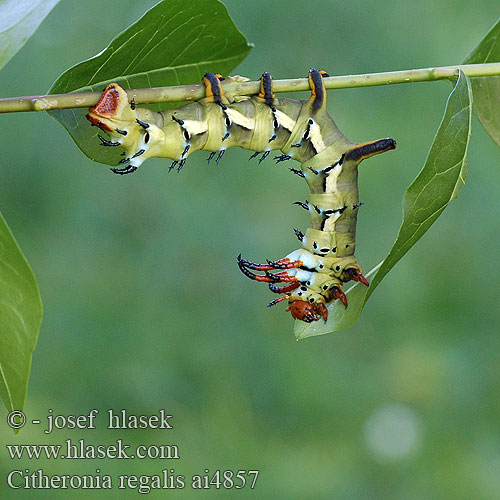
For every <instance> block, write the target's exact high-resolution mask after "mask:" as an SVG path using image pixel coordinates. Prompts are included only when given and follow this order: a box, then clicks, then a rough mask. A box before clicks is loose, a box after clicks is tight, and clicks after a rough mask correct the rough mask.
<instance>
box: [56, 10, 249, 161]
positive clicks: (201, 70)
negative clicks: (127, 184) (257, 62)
mask: <svg viewBox="0 0 500 500" xmlns="http://www.w3.org/2000/svg"><path fill="white" fill-rule="evenodd" d="M251 48H252V47H251V45H250V44H249V43H248V41H247V39H246V38H245V37H244V36H243V35H242V34H241V32H240V31H239V30H238V28H237V27H236V26H235V24H234V22H233V20H232V19H231V17H230V16H229V14H228V12H227V9H226V7H225V6H224V5H223V4H222V3H221V2H219V1H218V0H196V1H195V0H165V1H163V2H160V3H158V4H157V5H155V6H154V7H153V8H152V9H150V10H149V11H148V12H146V14H145V15H144V16H143V17H141V19H139V20H138V21H137V22H136V23H134V24H133V25H132V26H130V27H129V28H127V29H126V30H125V31H124V32H123V33H121V34H120V35H118V36H117V37H116V38H114V39H113V40H112V41H111V43H110V44H109V46H108V47H107V48H106V49H105V50H104V51H102V52H101V53H99V54H98V55H97V56H95V57H93V58H91V59H88V60H87V61H84V62H82V63H80V64H77V65H76V66H74V67H73V68H71V69H69V70H68V71H66V72H65V73H63V74H62V75H61V76H60V77H59V78H58V79H57V81H56V82H55V83H54V84H53V85H52V87H51V89H50V90H49V93H53V94H59V93H66V92H73V91H89V90H92V91H101V90H103V89H104V88H105V87H106V85H107V84H108V83H111V82H116V83H118V84H119V85H121V86H122V87H123V88H132V89H133V88H151V87H162V86H169V85H185V84H190V83H200V82H201V78H202V76H203V75H204V74H205V73H206V72H207V71H210V72H218V73H221V74H228V73H229V72H230V71H231V70H232V69H233V68H235V67H236V66H237V65H238V64H239V63H240V62H241V61H242V60H243V59H244V57H245V56H246V55H247V54H248V52H249V51H250V49H251ZM167 107H169V106H168V105H165V106H163V108H167ZM155 109H158V107H155ZM86 113H87V111H86V110H83V109H69V110H56V111H51V112H50V114H51V116H53V117H54V118H55V119H56V120H58V121H59V122H60V123H62V124H63V125H64V127H66V129H67V130H68V132H69V133H70V134H71V136H72V137H73V139H74V141H75V142H76V143H77V145H78V147H79V148H80V149H81V150H82V151H83V152H84V153H85V154H86V155H87V156H88V157H89V158H91V159H92V160H95V161H98V162H100V163H107V164H109V165H116V164H117V163H118V160H119V159H120V156H119V154H117V153H119V152H120V151H118V152H117V151H116V150H117V149H118V148H102V147H100V146H99V140H98V138H97V132H96V130H95V128H91V127H90V123H89V122H88V121H87V120H86V118H85V115H86ZM109 149H113V151H108V150H109Z"/></svg>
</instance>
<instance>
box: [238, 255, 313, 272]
mask: <svg viewBox="0 0 500 500" xmlns="http://www.w3.org/2000/svg"><path fill="white" fill-rule="evenodd" d="M238 262H239V263H241V264H242V265H243V266H245V267H246V268H248V269H255V270H256V271H272V270H273V269H294V268H297V267H301V266H302V265H303V262H302V261H301V260H295V261H291V260H290V259H289V258H287V257H285V258H284V259H279V260H276V261H272V260H268V261H267V264H255V263H254V262H250V261H248V260H244V259H242V258H241V254H240V255H238Z"/></svg>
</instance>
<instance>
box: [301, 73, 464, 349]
mask: <svg viewBox="0 0 500 500" xmlns="http://www.w3.org/2000/svg"><path fill="white" fill-rule="evenodd" d="M471 118H472V91H471V86H470V81H469V78H467V77H466V76H465V75H464V74H463V73H462V72H460V76H459V78H458V81H457V83H456V85H455V87H454V89H453V91H452V92H451V94H450V96H449V98H448V102H447V104H446V110H445V112H444V117H443V120H442V121H441V124H440V126H439V129H438V131H437V134H436V137H435V138H434V142H433V144H432V146H431V149H430V151H429V154H428V156H427V160H426V162H425V165H424V168H423V169H422V170H421V171H420V173H419V174H418V175H417V177H416V178H415V180H414V181H413V182H412V183H411V185H410V186H409V187H408V189H407V190H406V193H405V196H404V200H403V222H402V224H401V227H400V229H399V234H398V236H397V238H396V241H395V242H394V244H393V246H392V248H391V250H390V252H389V254H388V255H387V257H386V258H385V259H384V261H383V262H382V264H381V265H380V269H378V272H377V273H376V274H375V276H374V277H373V279H372V280H371V284H370V287H369V288H366V287H363V286H362V285H360V284H359V283H358V284H356V285H355V286H354V287H353V288H352V290H351V291H350V292H349V293H348V294H347V299H348V301H349V306H348V307H347V309H344V307H343V305H342V304H340V303H339V301H335V302H334V303H333V304H332V305H331V306H330V307H329V317H328V322H327V323H323V322H322V321H317V322H315V323H310V324H305V323H302V322H300V321H296V324H295V336H296V338H297V339H298V340H299V339H303V338H306V337H311V336H313V335H323V334H325V333H333V332H336V331H339V330H344V329H346V328H349V327H350V326H352V325H353V324H354V323H355V322H356V320H357V319H358V317H359V315H360V314H361V311H362V309H363V307H364V305H365V303H366V301H367V300H368V298H369V297H370V295H371V294H372V293H373V291H374V290H375V288H376V287H377V286H378V285H379V283H380V282H381V281H382V279H383V278H384V276H385V275H386V274H387V273H388V272H389V271H390V270H391V269H392V268H393V267H394V266H395V265H396V263H397V262H398V261H399V260H400V259H401V258H402V257H403V256H404V255H405V254H406V252H408V250H409V249H410V248H411V247H412V246H413V245H414V244H415V243H416V242H417V241H418V240H419V239H420V238H421V237H422V235H423V234H424V233H425V232H426V231H427V230H428V229H429V227H430V226H431V225H432V224H433V223H434V221H435V220H436V219H437V218H438V217H439V215H441V212H442V211H443V210H444V209H445V208H446V207H447V205H448V203H449V202H450V201H451V200H453V199H454V198H456V197H457V195H458V193H459V192H460V190H461V189H462V187H463V186H464V183H465V177H466V175H467V162H466V156H467V148H468V145H469V138H470V130H471Z"/></svg>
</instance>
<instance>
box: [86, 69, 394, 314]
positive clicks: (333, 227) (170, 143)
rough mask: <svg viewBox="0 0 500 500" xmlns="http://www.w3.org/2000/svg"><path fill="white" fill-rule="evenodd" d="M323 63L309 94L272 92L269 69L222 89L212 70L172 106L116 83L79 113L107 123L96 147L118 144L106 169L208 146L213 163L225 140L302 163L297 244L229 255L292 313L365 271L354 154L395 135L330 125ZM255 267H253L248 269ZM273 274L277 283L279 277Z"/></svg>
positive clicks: (371, 151)
mask: <svg viewBox="0 0 500 500" xmlns="http://www.w3.org/2000/svg"><path fill="white" fill-rule="evenodd" d="M323 76H328V75H327V74H326V73H325V72H324V71H318V70H316V69H311V70H310V71H309V85H310V87H311V97H310V98H309V99H308V100H292V99H288V98H278V97H275V95H274V93H273V85H272V77H271V75H270V74H269V73H263V75H262V77H261V79H260V82H261V87H260V93H259V94H258V95H256V96H252V97H239V98H238V97H237V96H230V95H227V94H225V93H224V91H223V88H222V86H221V84H220V81H221V80H223V78H222V77H221V76H220V75H218V74H217V75H214V74H213V73H206V74H205V76H204V77H203V79H202V82H203V84H204V85H205V88H206V97H205V98H203V99H200V100H198V101H195V102H192V103H189V104H187V105H185V106H183V107H180V108H177V109H169V110H166V111H162V112H159V113H158V112H154V111H151V110H149V109H146V108H140V107H136V106H135V103H134V101H133V100H132V101H131V102H129V100H128V97H127V93H126V92H125V91H124V90H123V89H122V88H121V87H120V86H119V85H117V84H116V83H112V84H110V85H108V86H107V87H106V89H105V90H104V93H103V95H102V97H101V99H100V101H99V103H98V104H97V105H96V106H95V107H92V108H90V110H89V113H88V115H87V118H88V119H89V120H90V122H92V124H93V125H96V126H98V127H99V128H100V129H101V130H103V131H105V132H107V133H108V134H109V136H110V140H108V139H105V138H104V137H102V136H99V139H100V140H101V144H102V145H103V146H109V147H112V146H121V147H123V148H124V150H125V152H124V153H122V155H123V158H122V159H121V160H120V163H121V164H123V165H125V166H124V167H123V168H112V169H111V170H112V171H113V172H114V173H116V174H128V173H131V172H134V171H135V170H137V168H138V167H139V166H140V165H141V164H142V162H143V161H144V160H146V159H147V158H151V157H163V158H170V159H172V160H173V163H172V165H171V166H170V168H169V171H171V170H172V169H174V168H175V167H177V171H180V170H181V169H182V167H183V166H184V164H185V162H186V159H187V157H188V155H189V154H191V153H192V152H193V151H196V150H198V149H201V150H205V151H210V155H209V157H208V161H209V162H210V161H211V160H212V159H213V158H214V156H215V155H217V158H216V159H215V161H216V162H217V163H219V161H220V159H221V158H222V155H223V154H224V152H225V151H226V149H227V148H230V147H231V146H239V147H241V148H245V149H249V150H251V151H255V152H254V153H253V154H252V156H251V157H250V158H255V157H256V156H258V155H259V154H261V156H260V159H259V162H262V160H264V159H265V158H266V157H267V156H268V155H269V153H270V151H272V150H281V152H282V154H281V155H279V156H276V157H275V158H274V159H275V160H276V162H277V163H280V162H283V161H285V160H290V159H292V158H293V159H294V160H297V161H298V162H300V163H301V169H300V170H297V169H294V168H291V169H290V170H291V171H292V172H293V173H294V174H297V175H298V176H299V177H302V178H303V179H305V180H306V182H307V184H308V185H309V189H310V195H309V198H308V200H306V201H305V202H297V204H298V205H300V206H301V207H303V208H304V209H306V210H307V211H308V212H309V215H310V221H311V226H310V227H309V228H308V229H307V231H306V233H305V234H303V233H302V232H300V231H299V230H297V229H295V234H296V235H297V238H298V239H299V241H300V242H301V243H302V247H301V248H299V249H298V250H295V251H293V252H291V253H290V254H288V255H287V256H286V257H284V258H282V259H279V260H276V261H270V260H268V261H267V263H266V264H255V263H253V262H249V261H247V260H244V259H243V258H242V257H241V255H239V256H238V266H239V268H240V269H241V271H242V272H243V274H244V275H245V276H247V277H248V278H250V279H252V280H255V281H260V282H264V283H267V284H268V285H269V289H270V290H271V291H272V292H274V293H278V294H282V295H281V296H280V297H278V298H276V299H274V300H273V301H272V302H270V303H269V304H268V306H272V305H275V304H277V303H278V302H281V301H283V300H288V304H289V305H288V308H287V311H291V313H292V316H293V317H294V318H295V319H299V320H302V321H305V322H308V323H309V322H311V321H316V320H318V319H319V317H320V316H321V317H322V318H323V319H324V320H325V321H326V320H327V318H328V309H327V308H326V304H328V303H330V302H332V301H334V300H336V299H338V300H340V301H341V302H342V303H343V304H344V305H345V306H346V307H347V298H346V296H345V293H344V291H343V289H342V284H343V283H345V282H347V281H350V280H354V281H359V282H361V283H363V284H364V285H366V286H368V285H369V283H368V280H367V279H366V278H365V277H364V276H363V273H362V270H361V268H360V266H359V265H358V262H357V261H356V258H355V257H354V249H355V237H356V219H357V214H358V209H359V207H360V205H361V204H360V202H359V195H358V165H359V163H360V162H361V160H364V159H365V158H369V157H370V156H373V155H376V154H378V153H383V152H384V151H388V150H390V149H394V148H395V147H396V142H395V141H394V139H391V138H387V139H380V140H377V141H372V142H364V143H352V142H350V141H349V140H348V139H347V138H346V137H345V136H344V135H343V134H342V132H341V131H340V130H339V129H338V127H337V125H336V124H335V122H334V121H333V120H332V118H331V117H330V115H329V114H328V112H327V109H326V89H325V85H324V82H323ZM255 271H257V272H258V271H260V273H256V272H255ZM278 283H283V285H282V286H279V285H278Z"/></svg>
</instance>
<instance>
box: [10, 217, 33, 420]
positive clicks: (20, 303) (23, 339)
mask: <svg viewBox="0 0 500 500" xmlns="http://www.w3.org/2000/svg"><path fill="white" fill-rule="evenodd" d="M0 284H1V286H0V397H1V399H2V401H3V402H4V404H5V406H6V407H7V409H8V410H9V411H12V410H22V409H23V407H24V400H25V398H26V390H27V386H28V378H29V374H30V367H31V355H32V353H33V350H34V349H35V346H36V342H37V339H38V332H39V330H40V324H41V322H42V303H41V301H40V294H39V291H38V286H37V284H36V281H35V277H34V276H33V272H32V271H31V268H30V266H29V264H28V262H27V261H26V259H25V258H24V255H23V254H22V252H21V250H20V249H19V247H18V245H17V243H16V240H15V239H14V237H13V236H12V233H11V232H10V229H9V227H8V226H7V224H6V222H5V220H4V219H3V217H2V216H1V215H0Z"/></svg>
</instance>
